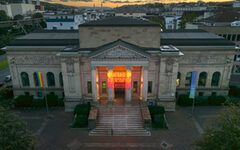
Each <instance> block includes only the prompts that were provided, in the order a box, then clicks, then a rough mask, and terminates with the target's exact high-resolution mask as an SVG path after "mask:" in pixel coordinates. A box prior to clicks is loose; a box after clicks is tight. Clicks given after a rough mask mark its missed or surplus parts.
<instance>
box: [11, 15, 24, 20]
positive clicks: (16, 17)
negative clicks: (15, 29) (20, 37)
mask: <svg viewBox="0 0 240 150" xmlns="http://www.w3.org/2000/svg"><path fill="white" fill-rule="evenodd" d="M23 19H24V17H23V16H22V15H20V14H18V15H16V16H14V18H13V20H23Z"/></svg>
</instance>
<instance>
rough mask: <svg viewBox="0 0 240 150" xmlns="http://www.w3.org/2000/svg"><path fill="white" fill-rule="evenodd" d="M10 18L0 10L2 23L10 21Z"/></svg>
mask: <svg viewBox="0 0 240 150" xmlns="http://www.w3.org/2000/svg"><path fill="white" fill-rule="evenodd" d="M8 20H9V17H8V16H7V14H6V12H5V11H4V10H0V21H8Z"/></svg>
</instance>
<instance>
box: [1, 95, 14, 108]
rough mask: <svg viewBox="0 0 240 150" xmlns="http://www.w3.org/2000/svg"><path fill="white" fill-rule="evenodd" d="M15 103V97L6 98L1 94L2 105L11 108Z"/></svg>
mask: <svg viewBox="0 0 240 150" xmlns="http://www.w3.org/2000/svg"><path fill="white" fill-rule="evenodd" d="M13 104H14V100H13V99H5V98H3V97H1V96H0V105H1V106H3V107H4V108H11V107H12V106H14V105H13Z"/></svg>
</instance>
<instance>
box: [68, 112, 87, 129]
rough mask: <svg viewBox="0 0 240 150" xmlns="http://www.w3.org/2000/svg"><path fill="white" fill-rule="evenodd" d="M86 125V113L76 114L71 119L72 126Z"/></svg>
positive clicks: (80, 126)
mask: <svg viewBox="0 0 240 150" xmlns="http://www.w3.org/2000/svg"><path fill="white" fill-rule="evenodd" d="M87 126H88V115H80V114H77V115H76V118H75V119H74V121H73V124H72V128H84V127H87Z"/></svg>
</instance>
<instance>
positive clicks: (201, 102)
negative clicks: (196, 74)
mask: <svg viewBox="0 0 240 150" xmlns="http://www.w3.org/2000/svg"><path fill="white" fill-rule="evenodd" d="M208 105H209V103H208V97H207V96H197V97H196V98H195V106H208Z"/></svg>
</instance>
